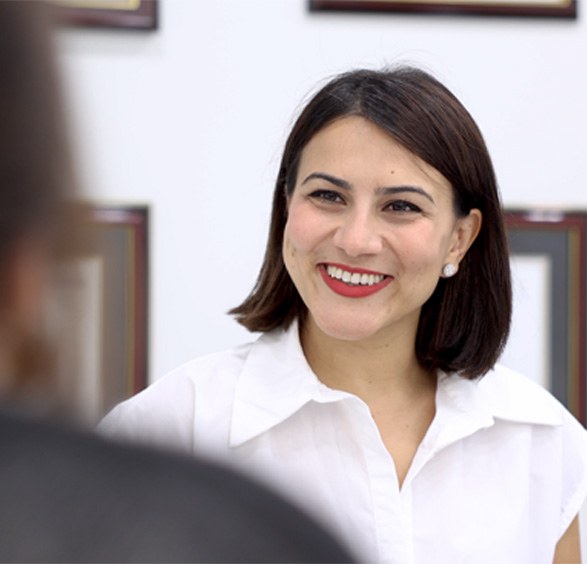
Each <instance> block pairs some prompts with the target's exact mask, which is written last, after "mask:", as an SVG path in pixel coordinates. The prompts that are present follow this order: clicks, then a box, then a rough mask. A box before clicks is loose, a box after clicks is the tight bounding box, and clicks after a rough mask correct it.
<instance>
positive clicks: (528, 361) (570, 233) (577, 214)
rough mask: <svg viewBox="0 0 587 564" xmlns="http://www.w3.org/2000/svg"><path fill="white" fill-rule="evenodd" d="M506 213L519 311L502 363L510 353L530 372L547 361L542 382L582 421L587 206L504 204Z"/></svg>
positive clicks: (585, 419)
mask: <svg viewBox="0 0 587 564" xmlns="http://www.w3.org/2000/svg"><path fill="white" fill-rule="evenodd" d="M505 218H506V225H507V231H508V242H509V246H510V256H511V259H512V273H513V277H512V278H513V286H514V315H513V323H512V333H511V334H510V341H509V342H508V345H507V347H506V351H505V353H504V357H505V358H504V364H507V365H510V366H511V362H508V360H512V358H513V359H514V361H513V364H514V366H511V367H512V368H520V370H521V371H522V372H524V373H526V372H530V373H529V374H527V375H528V376H530V377H532V376H535V375H536V373H537V372H540V371H541V368H540V366H539V365H540V364H542V371H543V373H544V377H543V379H542V381H541V382H540V383H542V384H543V385H545V387H547V388H548V389H549V390H550V391H551V392H552V393H553V395H554V396H555V397H556V398H557V399H558V400H559V401H561V403H563V404H564V405H565V406H566V407H567V408H568V409H569V411H570V412H571V413H573V415H574V416H575V417H576V418H577V419H578V420H579V421H581V423H583V424H584V425H585V424H587V413H586V391H587V390H586V377H587V374H586V354H585V345H586V342H587V331H586V328H587V325H586V324H587V322H586V313H587V310H586V297H587V263H586V260H587V259H586V252H587V212H581V211H540V210H507V211H506V213H505ZM516 261H518V262H516ZM524 269H525V270H524ZM524 272H525V274H524ZM528 296H530V299H527V303H526V304H524V299H525V298H528ZM537 296H538V297H537ZM512 349H513V350H517V359H516V354H515V353H514V354H513V357H512V355H511V351H512ZM516 362H517V363H519V366H516V365H515V364H516ZM533 363H534V365H536V366H537V368H534V369H532V368H529V367H531V366H532V365H533ZM536 363H538V364H536Z"/></svg>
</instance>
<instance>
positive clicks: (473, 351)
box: [230, 66, 512, 378]
mask: <svg viewBox="0 0 587 564" xmlns="http://www.w3.org/2000/svg"><path fill="white" fill-rule="evenodd" d="M346 116H361V117H363V118H365V119H367V120H369V121H370V122H372V123H374V124H376V125H377V126H379V127H380V128H381V129H383V130H384V131H386V132H387V133H388V134H389V135H390V136H391V137H392V138H393V139H394V140H396V141H397V142H398V143H400V144H401V145H402V146H403V147H405V148H406V149H407V150H409V151H411V152H412V153H414V154H415V155H417V156H418V157H420V158H421V159H423V160H424V161H425V162H426V163H428V164H429V165H431V166H433V167H434V168H435V169H436V170H438V171H439V172H440V173H442V175H443V176H444V177H445V178H446V179H447V180H448V181H449V182H450V184H451V186H452V188H453V194H454V205H455V212H456V214H457V215H458V216H461V217H462V216H465V215H466V214H467V213H468V212H469V211H470V210H471V209H474V208H477V209H479V210H480V211H481V212H482V214H483V222H482V227H481V231H480V233H479V235H478V237H477V239H476V240H475V242H474V243H473V245H472V246H471V248H470V249H469V251H468V253H467V254H466V256H465V257H464V258H463V260H462V262H461V263H460V265H459V271H458V273H457V274H456V275H455V276H454V277H453V278H450V279H442V278H441V279H440V281H439V283H438V286H437V288H436V290H435V291H434V293H433V295H432V296H431V297H430V298H429V300H428V301H427V302H426V303H425V304H424V306H423V308H422V313H421V316H420V322H419V327H418V334H417V338H416V353H417V356H418V359H419V361H420V363H421V364H422V366H424V367H426V368H428V369H429V370H436V369H441V370H444V371H458V372H460V373H461V374H462V375H463V376H465V377H468V378H476V377H479V376H482V375H483V374H485V373H486V372H487V371H488V370H489V369H491V367H492V366H493V365H494V364H495V362H496V360H497V359H498V357H499V355H500V353H501V351H502V349H503V347H504V345H505V342H506V339H507V336H508V333H509V326H510V317H511V301H512V297H511V280H510V267H509V257H508V247H507V239H506V232H505V226H504V220H503V216H502V209H501V203H500V199H499V193H498V187H497V181H496V178H495V173H494V170H493V165H492V163H491V158H490V156H489V153H488V151H487V147H486V145H485V142H484V140H483V136H482V134H481V132H480V131H479V128H478V127H477V125H476V123H475V121H474V120H473V118H472V117H471V115H470V114H469V113H468V111H467V110H466V109H465V108H464V107H463V105H462V104H461V103H460V102H459V101H458V100H457V99H456V98H455V96H454V95H453V94H452V93H451V92H450V91H449V90H448V89H447V88H446V87H445V86H444V85H442V84H441V83H440V82H439V81H438V80H436V79H435V78H433V77H432V76H430V75H429V74H428V73H426V72H424V71H422V70H420V69H417V68H413V67H405V66H401V67H397V68H394V69H389V70H383V71H375V70H356V71H351V72H348V73H345V74H342V75H339V76H338V77H336V78H334V79H333V80H331V81H330V82H329V83H328V84H326V85H325V86H324V87H323V88H322V89H321V90H319V91H318V93H317V94H315V95H314V97H313V98H312V99H311V100H310V102H309V103H308V104H307V106H306V107H305V108H304V110H303V111H302V112H301V114H300V116H299V117H298V119H297V121H296V122H295V124H294V126H293V129H292V131H291V133H290V135H289V138H288V139H287V142H286V145H285V150H284V153H283V157H282V161H281V165H280V168H279V174H278V177H277V182H276V186H275V192H274V195H273V209H272V216H271V225H270V228H269V238H268V243H267V249H266V253H265V258H264V262H263V265H262V267H261V271H260V273H259V277H258V279H257V282H256V285H255V287H254V288H253V290H252V292H251V293H250V295H249V296H248V297H247V298H246V299H245V301H244V302H243V303H242V304H241V305H239V306H237V307H235V308H233V309H232V310H230V313H231V314H233V315H235V317H236V319H237V321H238V322H239V323H241V324H242V325H244V326H245V327H246V328H247V329H249V330H251V331H262V332H265V331H270V330H272V329H276V328H287V327H288V326H289V325H290V324H291V323H292V321H293V320H294V319H299V320H300V321H301V322H303V320H304V318H305V315H306V313H307V309H306V306H305V305H304V303H303V302H302V300H301V298H300V296H299V294H298V292H297V290H296V288H295V286H294V284H293V282H292V281H291V279H290V277H289V274H288V273H287V271H286V268H285V265H284V262H283V258H282V244H283V232H284V228H285V224H286V221H287V195H288V194H291V193H292V192H293V190H294V187H295V184H296V175H297V172H298V165H299V162H300V157H301V154H302V151H303V149H304V147H305V146H306V145H307V143H308V142H309V141H310V139H311V138H312V137H313V136H314V135H315V134H316V133H317V132H318V131H320V130H321V129H323V128H324V127H326V126H327V125H329V124H330V123H332V122H333V121H335V120H338V119H341V118H343V117H346Z"/></svg>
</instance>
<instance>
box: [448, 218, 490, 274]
mask: <svg viewBox="0 0 587 564" xmlns="http://www.w3.org/2000/svg"><path fill="white" fill-rule="evenodd" d="M482 223H483V215H482V213H481V211H480V210H478V209H472V210H471V211H470V212H469V213H468V214H467V215H466V216H465V217H459V218H458V219H457V221H456V224H455V228H454V233H453V239H452V244H451V247H450V250H449V253H448V256H447V258H446V261H445V262H446V263H450V264H453V265H454V266H455V267H457V268H458V265H459V263H460V262H461V260H462V259H463V257H464V256H465V255H466V254H467V251H468V250H469V248H470V247H471V245H472V244H473V242H474V241H475V239H476V238H477V235H479V231H481V224H482Z"/></svg>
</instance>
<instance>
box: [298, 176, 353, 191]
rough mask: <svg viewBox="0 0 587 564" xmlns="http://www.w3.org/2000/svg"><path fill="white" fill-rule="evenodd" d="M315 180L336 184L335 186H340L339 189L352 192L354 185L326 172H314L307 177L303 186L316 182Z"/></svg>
mask: <svg viewBox="0 0 587 564" xmlns="http://www.w3.org/2000/svg"><path fill="white" fill-rule="evenodd" d="M314 179H319V180H326V182H330V183H331V184H334V185H335V186H338V187H339V188H344V189H345V190H350V189H351V188H352V184H351V183H350V182H347V181H346V180H343V179H342V178H337V177H336V176H332V175H331V174H326V173H325V172H313V173H312V174H309V175H308V176H306V178H305V179H304V181H303V182H302V185H303V184H306V182H309V181H310V180H314Z"/></svg>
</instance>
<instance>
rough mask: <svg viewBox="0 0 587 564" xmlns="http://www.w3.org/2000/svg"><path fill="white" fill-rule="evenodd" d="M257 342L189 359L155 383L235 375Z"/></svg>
mask: <svg viewBox="0 0 587 564" xmlns="http://www.w3.org/2000/svg"><path fill="white" fill-rule="evenodd" d="M255 342H256V341H249V342H247V343H242V344H240V345H236V346H234V347H231V348H228V349H224V350H222V351H217V352H213V353H208V354H205V355H202V356H198V357H196V358H193V359H191V360H188V361H187V362H184V363H182V364H180V365H179V366H177V367H176V368H174V369H172V370H171V371H169V372H168V373H167V374H165V375H164V376H163V377H162V378H159V379H158V380H156V381H155V382H154V383H153V385H158V386H163V385H165V384H169V383H171V382H177V381H182V380H189V381H192V382H193V381H197V380H203V379H206V378H208V377H215V376H216V375H218V374H219V373H221V374H222V375H223V378H227V377H229V376H234V375H236V374H238V372H239V371H240V370H241V368H242V366H243V364H244V362H245V361H246V359H247V357H248V355H249V353H250V351H251V349H252V348H253V346H254V345H255Z"/></svg>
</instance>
